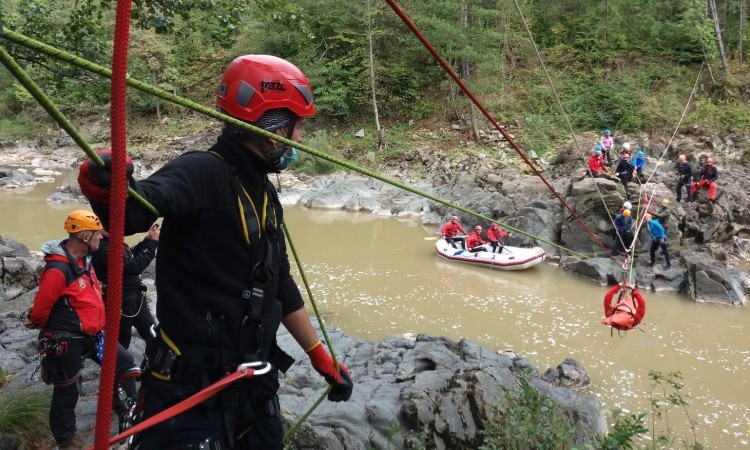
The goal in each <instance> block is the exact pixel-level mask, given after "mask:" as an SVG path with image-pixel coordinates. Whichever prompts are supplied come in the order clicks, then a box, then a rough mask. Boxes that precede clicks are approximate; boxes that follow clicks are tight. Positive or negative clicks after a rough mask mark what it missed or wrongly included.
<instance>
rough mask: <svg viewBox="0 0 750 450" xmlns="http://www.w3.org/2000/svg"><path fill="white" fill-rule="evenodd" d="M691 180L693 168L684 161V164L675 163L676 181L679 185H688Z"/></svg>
mask: <svg viewBox="0 0 750 450" xmlns="http://www.w3.org/2000/svg"><path fill="white" fill-rule="evenodd" d="M692 179H693V166H691V165H690V163H689V162H687V161H685V164H680V163H677V180H678V181H679V182H680V183H690V182H691V181H692Z"/></svg>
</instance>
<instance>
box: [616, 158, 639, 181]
mask: <svg viewBox="0 0 750 450" xmlns="http://www.w3.org/2000/svg"><path fill="white" fill-rule="evenodd" d="M633 170H635V167H633V163H631V162H630V160H628V159H621V160H620V162H619V163H618V164H617V169H615V173H616V174H617V176H618V177H620V179H621V180H623V181H633Z"/></svg>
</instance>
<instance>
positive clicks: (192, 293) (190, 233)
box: [78, 55, 353, 450]
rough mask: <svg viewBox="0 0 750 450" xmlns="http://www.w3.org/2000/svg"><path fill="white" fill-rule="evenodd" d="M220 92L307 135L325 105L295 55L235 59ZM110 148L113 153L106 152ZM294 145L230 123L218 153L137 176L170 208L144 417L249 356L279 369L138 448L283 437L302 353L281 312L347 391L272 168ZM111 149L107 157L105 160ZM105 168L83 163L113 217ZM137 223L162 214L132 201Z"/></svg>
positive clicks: (228, 106) (264, 118)
mask: <svg viewBox="0 0 750 450" xmlns="http://www.w3.org/2000/svg"><path fill="white" fill-rule="evenodd" d="M216 104H217V107H218V108H219V110H221V111H223V112H225V113H226V114H228V115H230V116H232V117H234V118H235V119H238V120H241V121H244V122H247V123H250V124H252V125H255V126H256V127H259V128H262V129H263V130H265V131H267V132H270V133H272V134H273V135H278V136H283V137H286V138H288V139H290V140H292V141H296V142H300V141H301V139H302V126H303V124H304V123H305V119H306V118H307V117H310V116H312V115H313V114H315V106H314V103H313V96H312V88H311V86H310V82H309V81H308V80H307V77H305V75H304V74H303V73H302V71H300V70H299V69H298V68H297V67H296V66H294V65H293V64H291V63H289V62H288V61H285V60H283V59H281V58H277V57H274V56H268V55H245V56H241V57H238V58H236V59H235V60H234V61H232V62H231V63H230V64H229V67H228V68H227V70H226V73H225V74H224V77H223V79H222V81H221V84H220V85H219V89H218V94H217V99H216ZM104 156H106V154H105V155H104ZM295 156H296V150H295V149H294V147H292V146H288V145H285V144H283V143H281V142H279V141H277V140H275V139H273V137H266V136H263V135H260V134H255V133H251V132H248V131H246V130H244V129H242V128H240V127H236V126H233V125H226V126H225V127H224V129H223V131H222V133H221V135H220V136H219V137H218V140H217V143H216V144H215V145H214V146H213V147H211V148H210V149H209V151H208V152H189V153H186V154H183V155H181V156H180V157H178V158H176V159H175V160H173V161H171V162H169V163H168V164H166V165H165V166H164V167H162V168H161V169H159V170H158V171H156V172H155V173H154V174H152V175H151V176H150V177H148V178H147V179H145V180H141V181H138V182H136V181H135V180H133V179H132V178H131V179H130V180H129V182H130V185H131V186H132V187H133V188H134V189H135V190H136V191H137V192H138V193H139V194H140V195H142V196H143V197H144V198H145V199H146V200H148V201H149V202H150V203H151V204H152V205H153V206H155V207H156V209H157V210H158V211H159V212H160V213H161V215H162V216H163V217H164V220H163V222H162V230H163V233H161V236H160V239H159V255H158V257H157V263H156V290H157V296H158V302H157V308H156V317H157V319H158V322H159V328H158V330H157V339H156V340H154V341H153V342H152V343H150V344H149V345H148V346H147V348H146V355H147V357H148V361H149V363H148V364H149V365H148V368H147V371H146V373H144V377H143V381H142V386H143V389H144V416H145V417H150V416H153V415H155V414H157V413H158V412H160V411H162V410H164V409H165V408H167V407H169V406H171V405H174V404H175V403H177V402H179V401H181V400H184V399H185V398H187V397H189V396H191V395H193V394H195V393H196V392H199V391H200V390H201V389H203V388H204V387H206V386H208V385H209V384H210V383H213V382H215V381H217V380H219V379H221V378H222V377H223V376H225V375H226V374H227V373H228V372H232V371H234V370H235V369H236V368H237V367H238V365H239V364H242V363H248V362H255V361H263V362H270V363H271V364H272V366H273V369H272V371H271V373H270V374H267V375H262V376H254V377H252V378H250V379H246V380H243V381H241V382H238V383H235V384H233V385H232V386H231V387H230V388H227V389H226V390H224V391H222V392H221V393H220V394H218V395H217V396H216V397H214V398H212V399H211V400H210V401H206V402H203V403H201V404H200V405H198V406H196V407H194V408H192V409H190V410H188V411H186V412H184V413H182V414H180V415H179V416H177V417H175V418H173V419H171V420H168V421H165V422H163V423H161V424H159V425H157V426H155V427H153V428H149V429H148V430H146V431H145V432H144V433H143V435H142V438H141V439H142V441H141V444H140V446H139V448H140V449H141V450H153V449H180V450H186V449H211V450H216V449H232V448H237V449H239V448H242V449H246V448H247V449H250V448H253V449H255V448H262V449H281V448H282V424H281V420H280V411H279V403H278V397H277V395H276V391H277V390H278V388H279V380H278V372H277V370H280V371H282V372H284V371H286V370H287V369H288V367H289V366H290V365H291V364H292V362H293V361H292V359H291V358H290V357H289V356H288V355H286V354H285V353H284V352H283V351H282V350H281V349H280V348H279V347H278V345H277V344H276V332H277V330H278V328H279V325H280V324H281V323H283V324H284V326H285V327H286V329H287V330H288V331H289V332H290V334H291V335H292V336H293V337H294V338H295V340H296V341H297V342H298V344H299V345H300V346H301V347H302V348H303V349H305V351H306V352H307V354H308V356H309V357H310V362H311V363H312V366H313V368H315V370H316V371H317V372H318V373H320V374H321V375H322V376H323V377H324V378H325V380H326V381H327V382H328V383H330V384H331V386H332V390H331V391H330V393H329V394H328V399H329V400H331V401H342V400H348V399H349V397H350V396H351V394H352V388H353V384H352V381H351V378H350V376H349V371H348V369H347V368H346V367H345V366H344V365H343V364H339V365H338V367H337V365H336V364H335V363H334V362H333V360H332V358H331V356H330V355H329V353H328V351H327V350H326V349H325V347H323V345H322V344H321V343H320V340H319V339H318V337H317V334H316V332H315V330H314V328H313V327H312V324H311V323H310V318H309V316H308V314H307V312H306V311H305V309H304V303H303V300H302V296H301V295H300V291H299V289H298V287H297V285H296V283H295V282H294V280H293V279H292V276H291V274H290V264H289V258H288V256H287V251H286V242H285V239H284V234H283V230H282V226H281V224H282V222H283V210H282V207H281V204H280V202H279V199H278V196H277V194H276V189H275V188H274V186H273V184H272V183H271V182H270V181H269V179H268V174H272V173H278V172H280V171H281V170H284V169H285V168H287V167H288V165H289V164H290V163H291V162H292V160H294V158H295ZM105 161H106V159H105ZM107 176H108V172H107V171H105V170H100V169H99V168H98V167H97V166H96V165H95V164H94V163H93V162H91V161H86V162H84V164H83V165H82V166H81V170H80V174H79V178H78V179H79V184H80V185H81V189H82V191H83V192H84V194H86V196H87V197H88V198H89V200H91V202H92V206H93V207H94V209H95V210H96V211H97V212H98V213H99V214H100V217H102V218H103V219H104V221H105V222H107V221H108V218H109V184H108V182H107V181H108V177H107ZM125 217H126V224H125V228H126V230H125V231H126V233H127V234H132V233H135V232H145V231H147V230H148V229H149V227H150V226H151V224H152V223H153V222H154V220H155V219H156V216H154V215H153V213H151V212H149V211H148V210H147V209H145V208H144V207H142V206H141V205H140V204H138V203H137V202H134V201H132V200H130V199H129V200H128V202H127V205H126V215H125Z"/></svg>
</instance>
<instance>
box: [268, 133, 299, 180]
mask: <svg viewBox="0 0 750 450" xmlns="http://www.w3.org/2000/svg"><path fill="white" fill-rule="evenodd" d="M294 126H295V125H294V124H292V125H289V127H287V129H286V130H284V129H283V128H282V129H281V133H282V135H283V136H284V138H286V139H289V137H288V134H290V133H287V132H288V131H290V129H291V131H292V132H293V131H294V128H293V127H294ZM287 154H289V156H287ZM266 157H268V162H269V163H270V164H271V166H272V167H273V168H274V169H278V170H284V169H286V168H287V167H288V166H289V164H290V163H291V161H292V160H294V159H296V158H297V151H296V149H295V148H294V147H292V146H291V145H282V146H281V147H274V149H273V150H272V151H270V152H268V153H266Z"/></svg>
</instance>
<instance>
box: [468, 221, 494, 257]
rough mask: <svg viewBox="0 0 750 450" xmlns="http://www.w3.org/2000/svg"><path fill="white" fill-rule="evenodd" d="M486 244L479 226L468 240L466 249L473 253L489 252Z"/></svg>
mask: <svg viewBox="0 0 750 450" xmlns="http://www.w3.org/2000/svg"><path fill="white" fill-rule="evenodd" d="M486 244H487V241H485V240H484V239H482V227H480V226H479V225H477V226H476V227H474V232H473V233H471V234H470V235H469V238H468V239H466V248H467V249H468V250H469V251H470V252H472V253H476V252H486V251H488V250H489V249H488V248H487V245H486Z"/></svg>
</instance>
